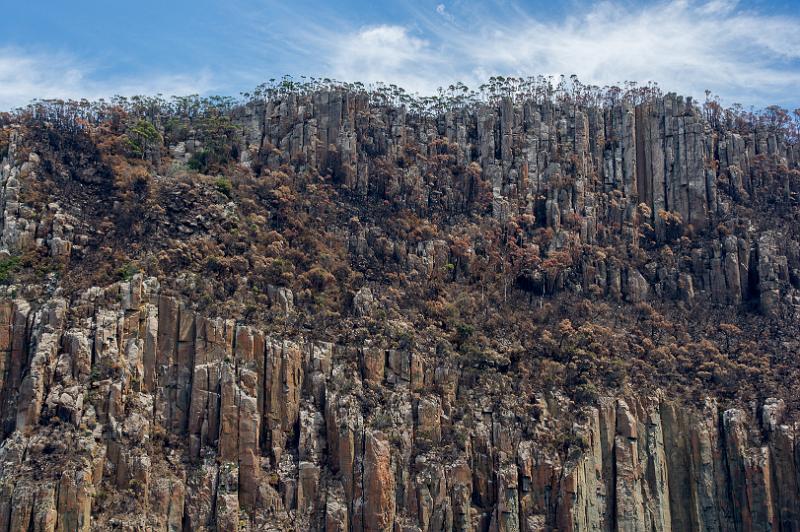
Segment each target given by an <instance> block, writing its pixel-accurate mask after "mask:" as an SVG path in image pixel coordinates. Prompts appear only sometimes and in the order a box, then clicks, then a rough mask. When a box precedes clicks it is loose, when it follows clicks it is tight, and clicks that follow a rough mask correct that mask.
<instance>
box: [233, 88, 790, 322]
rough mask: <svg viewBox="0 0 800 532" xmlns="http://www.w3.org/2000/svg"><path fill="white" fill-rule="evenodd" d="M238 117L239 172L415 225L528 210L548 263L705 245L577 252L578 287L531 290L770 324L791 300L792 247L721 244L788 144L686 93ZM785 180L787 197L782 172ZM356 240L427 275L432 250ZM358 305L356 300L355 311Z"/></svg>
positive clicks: (309, 109)
mask: <svg viewBox="0 0 800 532" xmlns="http://www.w3.org/2000/svg"><path fill="white" fill-rule="evenodd" d="M234 120H236V121H237V122H238V123H239V124H240V125H241V127H242V131H243V135H242V138H241V141H240V142H241V161H242V163H243V164H246V165H253V164H258V165H266V166H268V167H270V168H272V169H279V168H280V166H281V165H282V164H292V165H294V166H296V167H297V170H298V173H302V172H304V171H306V170H308V169H313V170H315V171H319V173H321V174H323V175H328V176H329V177H330V178H331V179H332V180H333V181H334V182H335V183H336V184H337V186H340V187H341V188H342V189H343V190H345V191H347V192H349V193H351V194H353V195H354V196H355V197H356V198H363V197H365V196H369V197H371V198H374V199H375V200H384V201H392V202H396V203H398V204H399V205H402V206H403V207H406V208H409V209H411V210H413V211H415V212H416V213H417V214H419V215H420V216H435V215H437V214H440V215H441V214H443V215H445V216H453V215H457V214H459V213H464V212H474V211H479V212H481V209H483V208H485V207H486V201H488V202H489V203H490V204H491V209H490V210H491V212H492V215H493V216H494V217H496V218H500V219H501V220H506V219H508V218H509V217H510V216H523V215H532V216H533V217H534V218H535V219H536V221H537V223H538V224H539V225H541V226H543V227H548V228H550V229H552V230H553V231H555V233H556V237H555V238H553V239H552V241H551V244H550V249H544V250H542V252H543V254H547V253H550V252H553V251H559V250H571V249H572V250H574V249H576V248H579V247H580V246H581V245H582V244H592V245H600V246H603V245H613V246H618V245H619V244H620V241H619V239H620V238H622V241H623V242H625V243H626V245H629V246H631V247H633V248H636V247H638V244H639V240H640V235H641V234H645V235H650V236H652V237H653V238H655V239H656V240H657V241H658V242H659V243H661V244H670V243H671V242H675V241H677V239H679V238H680V236H681V235H682V234H683V233H684V232H686V231H688V232H689V233H690V234H696V233H698V232H700V233H708V234H709V236H710V237H711V238H710V239H709V240H707V241H703V243H702V245H700V244H699V243H697V242H696V243H695V246H694V247H693V249H691V259H690V260H689V259H688V258H687V259H684V260H673V261H671V262H670V261H665V262H661V263H656V262H652V263H649V264H647V265H646V266H647V271H637V270H631V271H624V270H623V271H618V265H617V264H614V262H613V260H612V259H611V258H610V257H598V256H597V255H596V254H590V255H586V256H582V257H580V258H579V259H578V261H577V263H576V264H573V266H574V268H573V269H572V274H573V276H574V277H572V278H569V276H568V275H565V274H564V272H559V273H558V274H555V275H553V278H551V279H546V280H543V282H542V287H540V288H536V289H535V290H536V291H537V292H538V293H547V292H549V293H552V292H554V291H562V290H563V291H569V290H570V289H572V290H577V289H580V290H583V291H593V292H594V291H600V292H601V293H604V294H606V295H610V296H612V297H620V298H624V299H625V300H627V301H630V302H633V303H636V302H641V301H646V300H651V299H657V298H666V299H674V298H682V299H684V300H687V301H691V300H695V299H697V298H699V299H702V300H710V301H712V302H714V303H716V304H717V305H727V304H739V303H741V302H742V301H745V300H754V301H755V300H760V306H761V308H762V309H764V312H765V313H767V314H771V313H774V312H776V310H775V309H776V306H775V301H777V300H780V299H781V298H788V299H792V300H794V299H797V300H798V301H800V299H798V298H797V296H798V294H797V293H796V289H797V287H796V286H794V285H792V283H791V282H790V278H789V277H788V275H787V272H790V271H800V262H799V261H800V257H798V254H797V253H794V252H793V248H794V247H797V245H798V244H797V242H796V241H794V240H791V241H790V239H787V236H788V235H787V234H780V235H778V234H774V233H775V231H773V230H772V228H771V227H764V228H756V227H751V228H749V229H748V230H747V231H745V232H744V233H740V234H738V235H736V236H733V235H725V234H721V235H717V234H715V233H716V232H717V229H718V227H717V226H718V224H719V223H720V221H722V220H723V219H725V218H726V217H727V216H729V215H730V214H731V212H732V210H733V209H734V207H735V205H736V204H738V203H747V202H750V201H753V200H755V199H757V198H761V199H765V198H766V197H767V196H768V195H769V192H766V191H765V189H764V188H763V186H762V185H763V181H762V178H761V177H759V176H761V174H762V173H763V172H762V169H763V167H764V165H765V164H770V165H773V166H775V167H782V168H797V166H798V161H797V156H796V151H797V147H796V146H793V145H792V144H790V143H789V142H787V141H786V139H785V138H784V137H783V136H782V133H781V132H780V131H776V130H775V129H774V128H770V127H767V126H766V125H765V126H758V127H754V128H753V129H752V130H751V131H750V132H734V131H731V130H727V129H725V127H722V126H721V125H719V124H717V125H715V126H714V127H712V124H711V123H709V121H708V120H707V119H706V117H705V116H704V114H703V112H702V111H701V109H700V108H699V107H698V106H697V104H696V103H695V102H693V101H692V100H691V98H686V99H685V98H682V97H679V96H676V95H675V94H667V95H664V96H659V97H651V98H646V99H644V101H642V102H638V103H634V102H633V101H631V100H622V101H618V102H616V103H612V104H609V105H604V106H591V105H588V104H587V105H576V104H574V103H571V102H568V101H567V102H562V103H559V102H554V101H552V100H549V99H545V100H541V99H537V98H533V97H529V98H515V99H512V98H510V97H508V98H499V99H497V100H496V101H494V102H493V103H481V104H475V105H470V106H463V107H456V108H453V109H450V110H447V111H441V112H431V113H420V112H419V111H416V112H414V111H413V110H412V109H409V108H407V107H406V106H405V105H402V104H397V105H395V104H390V103H388V102H387V101H386V100H380V99H377V100H376V99H374V98H371V97H370V95H369V94H368V93H366V92H356V91H347V90H344V89H334V90H320V91H317V92H312V93H309V94H301V93H291V92H290V93H288V94H284V95H279V96H274V97H272V98H269V99H267V100H256V101H253V102H250V103H249V104H248V105H246V106H244V107H243V108H241V109H238V110H237V111H236V112H235V113H234ZM439 157H447V159H446V160H447V161H449V162H448V163H447V164H449V166H448V168H449V170H450V173H444V172H442V171H441V168H440V167H439V166H436V164H438V163H436V164H434V163H432V162H431V161H438V160H439V159H438V158H439ZM471 169H473V170H475V171H472V170H471ZM433 175H436V176H438V177H436V178H435V179H432V178H431V176H433ZM781 179H782V180H783V182H782V184H781V185H780V186H783V187H785V188H786V190H790V189H791V188H792V185H791V178H790V177H789V174H784V175H783V177H781ZM487 195H488V197H489V198H490V199H489V200H487ZM353 229H354V232H353V234H351V242H352V243H353V244H354V249H353V251H354V252H355V254H356V255H357V256H362V255H364V254H367V255H371V254H372V253H374V254H375V255H381V256H386V255H389V256H395V257H396V256H401V257H402V256H404V255H406V254H407V255H408V257H407V258H406V259H399V261H400V262H407V263H409V264H414V263H415V262H416V260H421V261H423V262H424V263H427V264H431V257H430V256H429V255H431V253H430V252H429V251H427V250H426V251H422V252H420V251H415V250H406V249H398V248H395V250H394V251H393V252H390V253H388V254H386V253H383V251H382V249H383V247H379V249H375V250H369V249H367V248H368V246H367V245H365V244H367V241H369V240H373V241H381V237H382V236H383V235H381V234H380V233H379V231H380V230H379V229H377V228H366V230H365V228H362V227H358V226H356V227H354V228H353ZM371 230H372V231H376V234H373V235H370V234H369V231H371ZM776 237H777V238H776ZM648 238H649V237H648ZM765 239H766V240H769V241H771V242H774V243H775V244H776V245H773V246H770V245H768V244H767V243H766V242H765ZM396 246H398V247H399V246H402V243H397V244H396ZM572 253H573V254H577V252H576V251H572ZM677 253H678V251H676V254H677ZM417 256H420V258H419V259H417ZM676 259H678V257H676ZM784 261H785V264H784ZM450 262H453V261H451V260H450V259H449V258H447V257H445V259H444V263H445V264H447V263H450ZM781 264H784V265H783V266H781ZM538 275H541V276H543V277H547V276H548V275H549V274H548V273H547V272H538ZM626 281H627V282H626ZM795 284H797V283H795ZM570 285H571V286H570ZM365 301H366V294H361V295H360V296H359V297H358V298H357V300H356V302H355V304H356V309H361V308H362V307H363V304H364V302H365Z"/></svg>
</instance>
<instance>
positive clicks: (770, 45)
mask: <svg viewBox="0 0 800 532" xmlns="http://www.w3.org/2000/svg"><path fill="white" fill-rule="evenodd" d="M522 2H523V0H487V1H485V2H478V1H474V0H433V1H431V0H408V1H407V2H403V3H386V4H374V5H373V4H370V3H369V2H367V1H366V0H348V2H343V3H341V4H339V3H336V4H335V5H334V4H330V3H321V2H319V1H315V0H295V2H293V3H292V4H291V5H289V4H287V3H285V2H281V1H280V0H260V2H259V3H257V4H255V5H254V3H253V2H252V1H249V0H248V1H245V0H229V1H228V2H226V3H225V4H224V9H223V8H220V9H218V10H217V11H215V12H214V17H215V18H214V20H215V22H216V21H217V18H219V19H220V20H219V23H217V24H214V25H213V27H212V30H213V31H211V30H209V31H210V32H209V33H206V34H203V35H199V34H195V33H185V34H184V35H183V36H182V37H181V39H179V40H174V39H165V38H163V37H164V36H161V37H159V36H157V35H154V36H153V37H152V38H151V39H149V40H148V47H147V50H146V51H142V50H138V49H132V48H131V47H130V46H127V47H122V48H120V49H115V50H114V51H113V52H110V53H109V56H107V57H105V58H99V59H98V58H97V57H95V58H94V59H92V61H88V60H86V58H84V57H83V56H78V55H76V54H74V53H72V54H70V53H45V52H44V51H39V52H32V51H31V50H30V49H23V48H19V47H14V46H11V45H8V46H6V47H5V48H4V47H3V40H2V36H0V109H8V108H11V107H13V106H17V105H22V104H25V103H27V102H28V101H30V100H31V99H33V98H49V97H62V98H64V97H71V98H81V97H86V98H98V97H108V96H112V95H114V94H134V93H146V94H152V93H157V92H161V93H164V94H186V93H195V92H196V93H207V92H209V91H212V90H213V91H218V92H222V93H227V94H236V93H238V92H239V91H242V90H249V89H251V88H252V87H253V86H255V85H257V84H258V83H261V82H263V81H265V80H268V79H269V78H272V77H276V78H277V77H280V76H281V75H282V74H292V75H295V76H299V75H308V76H315V77H331V78H335V79H339V80H342V81H362V82H377V81H382V82H385V83H395V84H397V85H400V86H402V87H404V88H406V89H407V90H410V91H412V92H419V93H423V94H430V93H433V92H435V90H436V89H437V88H438V87H440V86H447V85H449V84H451V83H454V82H456V81H462V82H464V83H466V84H467V85H470V86H473V87H475V86H477V85H479V84H480V83H483V82H485V81H486V79H487V78H488V77H490V76H493V75H505V76H507V75H513V76H523V77H527V76H537V75H540V74H543V75H552V76H556V77H557V76H558V75H561V74H563V75H567V76H569V75H572V74H577V75H578V77H579V78H580V79H581V81H583V82H584V83H591V84H597V85H601V86H602V85H609V84H617V83H621V82H624V81H628V80H629V81H637V82H639V83H644V82H647V81H655V82H657V83H658V84H659V85H660V86H661V87H663V88H664V89H665V90H670V91H676V92H679V93H682V94H685V95H693V96H695V97H700V98H702V96H703V92H704V91H705V90H706V89H709V90H711V91H712V92H713V93H715V94H718V95H720V96H721V97H722V98H723V100H724V101H725V102H726V103H734V102H739V103H742V104H744V105H754V106H764V105H769V104H774V103H777V104H780V105H784V106H786V107H792V108H795V107H800V91H798V87H800V31H797V28H800V14H796V13H791V12H788V13H786V12H784V14H782V15H781V16H778V15H776V14H774V13H775V11H773V13H772V14H771V13H768V12H766V11H764V10H765V8H764V7H763V6H766V5H770V4H769V3H768V2H764V1H761V2H759V3H754V2H748V3H743V2H739V1H738V0H647V1H634V0H602V1H592V0H568V1H566V2H563V3H559V4H558V5H557V6H556V7H553V6H552V5H551V4H550V5H548V4H547V3H546V2H545V0H524V3H522ZM756 5H757V6H762V7H761V8H756V7H753V6H756ZM121 31H122V30H121ZM162 31H163V30H162ZM209 36H211V37H209ZM12 44H13V43H12ZM179 44H180V46H178V45H179ZM134 48H135V47H134ZM120 53H122V54H123V55H125V56H126V61H128V63H124V64H123V62H122V61H121V60H120V59H119V54H120ZM137 53H138V55H137ZM128 55H130V57H127V56H128ZM109 57H110V58H111V59H110V60H111V61H112V62H113V64H108V61H109ZM128 64H133V65H138V66H136V67H135V68H133V69H132V68H129V67H126V66H125V65H128ZM176 68H178V69H180V71H179V72H176V71H175V69H176Z"/></svg>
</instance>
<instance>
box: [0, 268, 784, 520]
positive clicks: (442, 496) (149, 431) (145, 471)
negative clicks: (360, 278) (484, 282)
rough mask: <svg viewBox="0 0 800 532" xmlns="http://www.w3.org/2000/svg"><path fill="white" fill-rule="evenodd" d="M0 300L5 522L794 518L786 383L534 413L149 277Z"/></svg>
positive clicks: (549, 399)
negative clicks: (261, 323)
mask: <svg viewBox="0 0 800 532" xmlns="http://www.w3.org/2000/svg"><path fill="white" fill-rule="evenodd" d="M0 308H2V312H0V316H2V322H1V323H0V328H2V331H4V332H3V334H2V335H0V340H2V344H1V345H0V353H1V354H2V359H0V360H1V361H2V363H3V367H5V368H9V369H10V370H11V369H13V371H7V372H5V373H4V377H5V378H4V381H3V382H2V388H1V389H0V391H2V398H3V414H4V417H3V419H4V422H3V441H2V445H1V446H0V458H1V460H0V468H1V470H0V473H2V474H1V475H0V478H2V483H1V484H0V493H2V497H0V523H2V529H3V530H9V531H16V530H27V529H33V530H103V529H108V528H114V527H116V528H122V529H128V530H143V529H152V530H264V529H274V530H284V529H297V530H370V531H372V530H509V531H511V530H527V531H535V530H546V529H558V530H630V531H641V530H653V531H664V530H797V529H798V528H799V527H800V512H798V508H800V491H798V490H799V487H798V480H797V479H798V478H800V477H799V476H798V474H799V473H800V468H799V466H800V463H798V460H797V458H796V457H797V456H800V443H798V442H797V441H796V431H797V427H796V426H795V425H792V424H784V419H783V416H784V412H785V407H784V406H783V403H782V401H780V400H777V399H768V400H766V401H764V402H763V403H760V404H755V405H753V410H752V411H751V412H745V411H743V410H738V409H729V410H723V409H721V408H720V407H719V406H718V404H717V403H716V402H715V401H713V400H710V399H709V400H708V401H706V403H705V405H704V406H702V407H691V406H686V405H680V404H678V403H675V402H671V401H667V400H665V399H664V398H663V397H662V396H661V395H660V394H658V393H656V394H653V395H648V396H636V395H633V396H625V397H619V398H602V399H601V400H600V402H599V404H598V405H597V406H596V407H590V408H585V409H583V413H582V414H581V415H579V416H578V417H577V418H574V417H570V414H569V411H570V410H571V409H574V408H575V407H574V406H573V405H572V404H571V403H570V401H569V400H568V399H566V398H565V397H561V396H558V395H542V396H540V397H538V399H537V400H538V405H539V406H538V407H537V408H538V410H539V413H538V414H536V415H533V414H531V413H530V412H528V413H527V414H526V413H525V412H524V411H522V412H521V411H520V410H519V409H516V408H515V406H514V402H513V400H508V401H502V400H501V401H500V402H497V403H488V402H486V401H485V400H483V399H481V398H479V397H474V396H473V395H472V392H471V391H470V389H469V387H468V386H467V383H465V382H458V377H455V379H456V380H455V381H454V384H455V388H454V389H455V390H457V391H456V392H455V395H452V394H451V393H450V392H449V391H447V390H449V389H450V388H449V386H447V385H445V383H446V382H447V380H446V378H445V373H446V372H445V371H443V370H444V368H442V367H439V368H435V367H431V366H430V365H429V364H430V363H431V359H430V358H429V357H428V356H427V355H426V354H425V353H424V352H419V351H416V350H414V349H410V350H407V351H400V352H398V351H393V350H386V349H378V348H376V347H359V348H354V347H352V346H346V345H330V344H324V343H318V342H309V341H305V340H302V339H291V340H290V339H286V338H280V337H276V336H274V335H269V334H265V333H264V332H262V331H258V330H254V329H252V328H250V327H244V326H237V325H236V324H235V323H233V322H231V321H226V320H220V319H208V318H205V317H203V316H200V315H197V314H196V313H194V312H193V311H191V310H188V309H187V308H186V307H185V306H184V305H182V304H181V303H180V302H179V301H177V300H175V299H173V298H172V297H170V296H167V295H164V294H162V293H160V292H159V289H158V283H156V282H155V280H154V279H147V280H144V279H142V277H141V276H135V277H134V278H133V279H132V280H131V281H130V282H123V283H118V284H115V285H112V286H110V287H109V288H107V289H104V290H93V291H90V292H89V293H87V294H85V295H84V296H83V297H82V298H81V299H80V300H78V301H77V302H76V303H75V304H73V305H72V306H71V307H70V308H69V309H67V308H66V307H65V304H64V301H63V300H60V299H58V298H55V299H52V300H51V301H49V302H48V303H47V304H46V305H44V306H42V307H41V308H40V309H38V310H35V311H34V310H32V308H31V306H30V305H29V304H28V303H26V302H25V301H22V300H12V299H6V300H4V301H3V302H2V307H0ZM354 349H355V351H356V352H357V353H359V354H358V355H357V356H355V357H353V356H352V353H353V352H354ZM398 360H404V361H405V362H404V363H402V364H400V363H399V362H398ZM409 361H410V362H409ZM358 366H361V370H359V368H358ZM411 368H417V369H415V370H411ZM375 394H377V395H375ZM371 396H376V397H378V398H380V400H379V402H378V405H379V406H377V407H375V408H373V409H371V410H370V411H367V412H364V411H363V410H362V408H361V404H362V401H363V400H364V398H365V397H371ZM568 419H573V421H572V422H571V423H573V425H572V427H571V428H568V429H567V434H568V435H569V436H568V438H567V440H566V441H564V442H562V443H561V444H559V445H553V444H552V441H551V439H550V436H551V435H552V433H553V431H555V430H558V427H559V426H563V424H564V421H565V420H568ZM562 428H563V427H562ZM445 440H446V441H447V442H455V444H451V445H449V446H448V447H447V448H448V449H450V450H449V451H448V453H442V452H441V449H444V448H445V447H444V446H443V445H442V444H443V443H444V442H445Z"/></svg>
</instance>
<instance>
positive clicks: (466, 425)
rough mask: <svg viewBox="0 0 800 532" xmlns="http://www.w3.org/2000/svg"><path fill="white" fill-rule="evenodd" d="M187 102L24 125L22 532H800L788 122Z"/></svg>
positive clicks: (10, 169)
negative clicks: (193, 106) (200, 105)
mask: <svg viewBox="0 0 800 532" xmlns="http://www.w3.org/2000/svg"><path fill="white" fill-rule="evenodd" d="M186 102H187V101H186V100H176V101H174V102H173V103H172V104H167V103H165V102H162V101H158V100H148V101H145V102H143V103H142V102H135V103H126V102H121V103H120V102H116V103H114V104H113V105H99V106H96V107H91V108H87V107H86V105H85V104H83V105H79V104H74V105H73V104H67V105H65V104H63V103H60V104H59V103H50V104H48V105H45V106H44V107H41V106H40V107H32V108H29V109H28V110H24V111H20V112H18V113H16V114H13V115H8V116H6V117H4V118H3V122H2V124H0V125H2V126H3V130H2V131H3V135H0V148H3V150H2V151H0V153H4V154H5V155H4V159H3V167H2V174H1V176H2V180H1V182H2V192H1V193H0V211H2V235H1V236H0V246H2V250H3V251H2V260H1V261H0V278H2V283H3V286H2V287H0V442H1V443H0V531H2V530H9V531H17V530H32V531H40V530H41V531H45V530H47V531H54V530H64V531H67V530H69V531H73V530H186V531H188V530H208V531H211V530H226V531H227V530H242V531H245V530H328V531H347V530H353V531H360V530H369V531H377V530H387V531H389V530H391V531H408V532H410V531H414V530H420V531H433V530H436V531H439V530H491V531H501V530H502V531H539V530H562V531H563V530H625V531H644V530H653V531H666V530H709V531H710V530H720V531H722V530H732V531H751V530H753V531H755V530H764V531H767V530H781V531H790V530H799V529H800V511H799V510H798V508H800V480H799V479H800V444H798V442H797V441H796V433H797V430H798V425H797V408H798V399H797V396H796V393H794V386H795V383H796V380H797V378H798V376H800V375H798V371H800V368H799V367H798V365H797V363H796V353H797V349H798V348H799V347H800V346H799V345H798V341H797V338H798V336H797V326H796V321H797V313H798V305H800V293H798V287H800V235H798V226H797V223H796V220H797V214H798V203H797V198H798V196H797V194H798V193H799V192H800V145H798V143H797V142H796V139H795V138H794V133H793V130H791V124H789V125H787V124H786V123H778V122H780V121H777V122H776V120H775V114H774V111H773V114H764V115H761V116H755V115H742V114H735V113H732V112H724V111H722V110H720V109H718V108H716V107H714V106H704V107H700V106H697V105H696V104H695V103H693V102H692V101H691V100H686V99H683V98H680V97H677V96H675V95H672V94H668V95H661V94H658V93H636V94H629V95H626V96H625V97H619V98H613V99H612V100H610V101H602V102H601V101H590V100H587V99H578V98H576V97H575V96H571V97H567V96H565V95H562V97H552V95H550V96H547V97H541V95H536V94H534V95H520V94H508V95H506V96H497V97H492V98H487V99H484V100H475V101H473V100H468V101H462V100H455V103H453V102H449V103H447V102H443V101H434V102H427V107H425V106H419V103H418V102H411V103H409V102H408V101H405V100H403V99H402V98H401V99H400V100H398V101H392V99H391V98H389V97H388V96H387V95H386V94H385V93H382V92H378V93H371V92H368V91H363V90H360V89H359V88H357V87H355V88H354V87H341V86H337V87H326V88H316V89H314V90H270V91H269V92H268V94H265V95H264V94H261V93H259V94H258V95H257V96H255V97H252V98H251V99H250V100H249V101H246V102H242V103H241V104H237V105H227V104H225V105H222V106H216V107H215V106H208V107H205V108H203V109H195V110H194V111H192V110H190V109H189V108H188V106H187V105H186ZM189 102H190V103H191V100H190V101H189ZM143 121H144V122H146V123H147V124H151V126H152V128H153V129H152V131H154V132H155V133H152V134H151V133H148V131H150V130H149V129H146V128H143V127H142V126H141V124H142V122H143ZM143 131H144V133H143Z"/></svg>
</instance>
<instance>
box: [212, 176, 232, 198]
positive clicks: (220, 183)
mask: <svg viewBox="0 0 800 532" xmlns="http://www.w3.org/2000/svg"><path fill="white" fill-rule="evenodd" d="M214 185H215V186H216V187H217V190H219V191H220V192H222V193H223V194H225V196H227V197H228V198H231V196H232V194H233V185H232V184H231V181H230V179H228V178H226V177H218V178H217V180H216V181H215V182H214Z"/></svg>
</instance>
